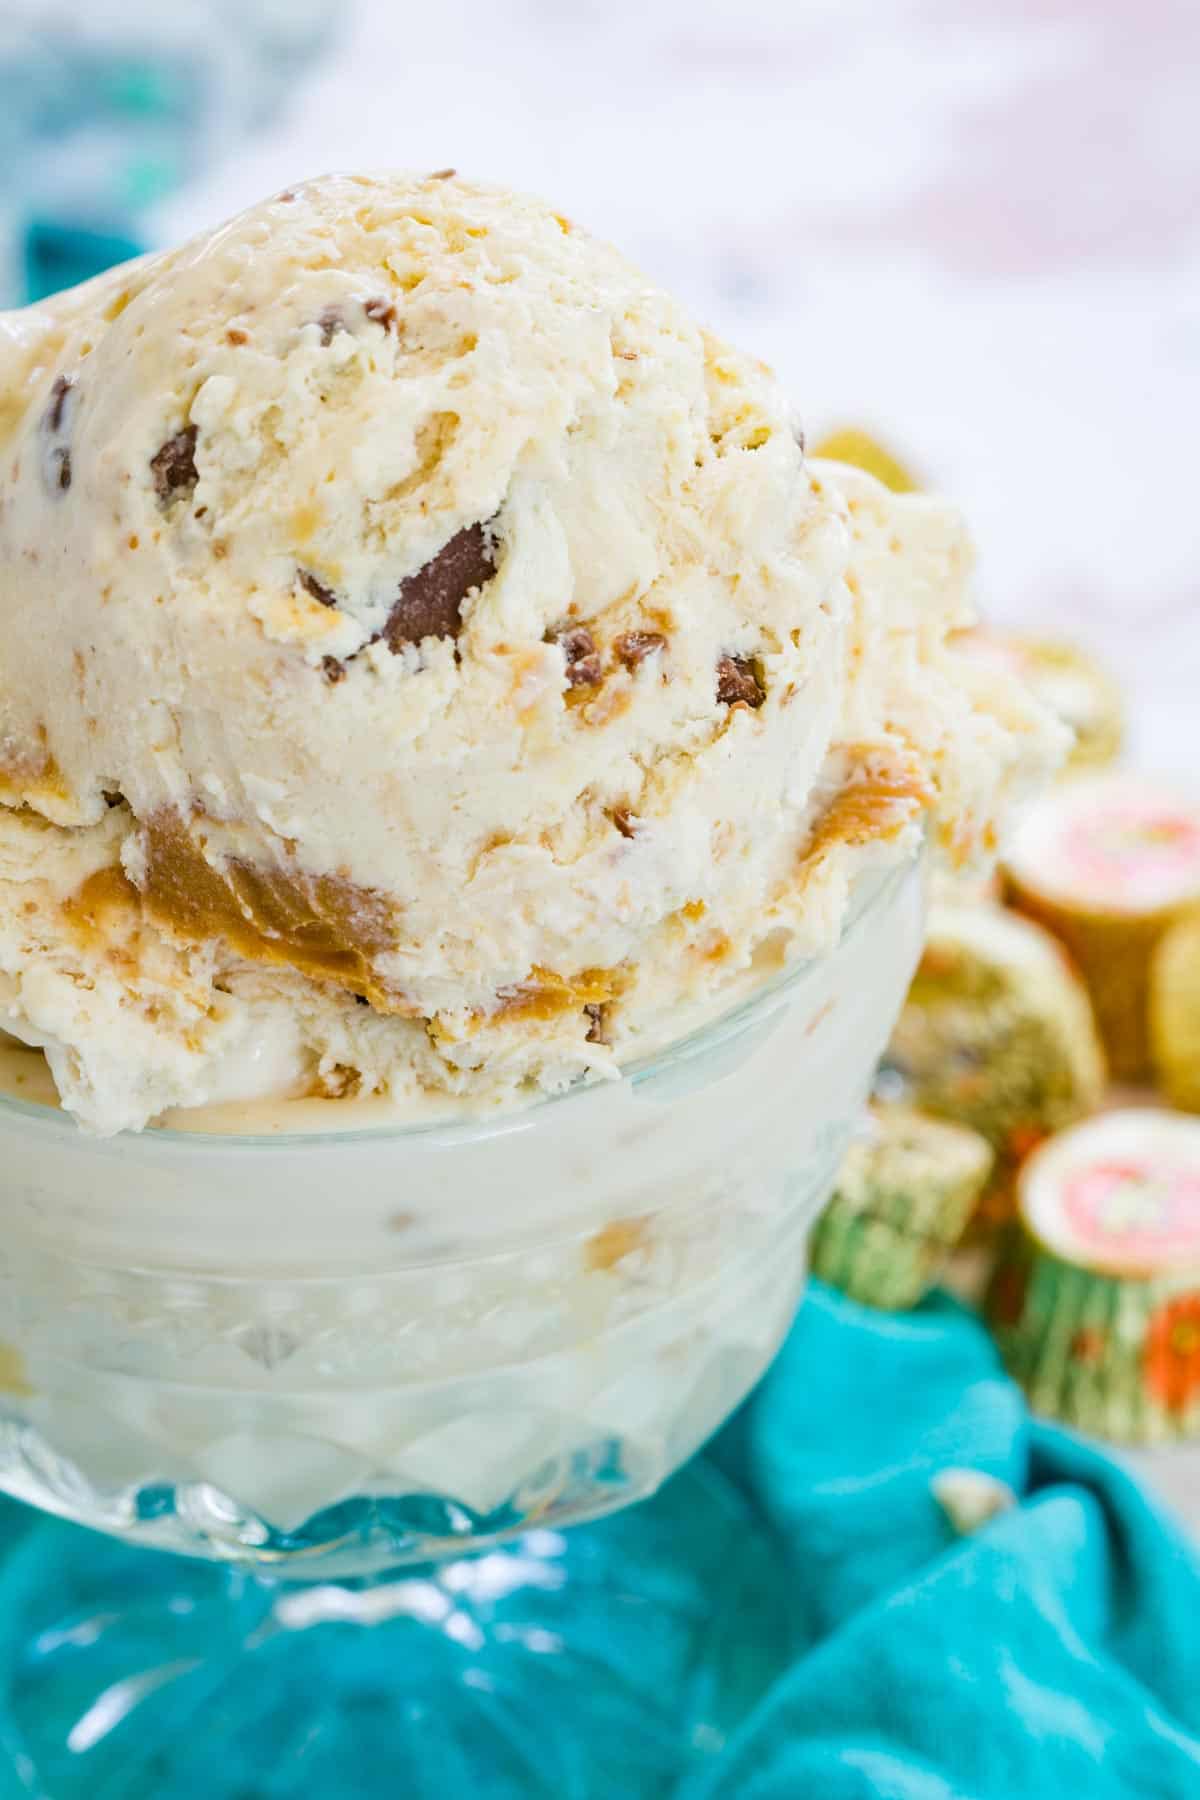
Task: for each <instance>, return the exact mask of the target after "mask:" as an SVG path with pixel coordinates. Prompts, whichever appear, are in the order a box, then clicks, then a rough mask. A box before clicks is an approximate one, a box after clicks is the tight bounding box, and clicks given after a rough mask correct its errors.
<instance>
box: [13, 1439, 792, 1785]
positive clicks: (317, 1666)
mask: <svg viewBox="0 0 1200 1800" xmlns="http://www.w3.org/2000/svg"><path fill="white" fill-rule="evenodd" d="M782 1587H783V1584H781V1583H780V1582H779V1580H778V1554H777V1552H776V1550H775V1549H774V1547H773V1544H772V1540H771V1539H770V1537H769V1535H768V1534H767V1533H766V1531H765V1529H764V1527H763V1526H762V1525H761V1524H760V1523H759V1522H758V1521H757V1520H755V1519H754V1518H753V1517H752V1516H751V1515H750V1513H749V1512H748V1511H747V1509H746V1507H745V1506H744V1504H743V1503H742V1502H741V1500H740V1499H739V1498H738V1496H737V1495H736V1494H735V1493H734V1492H733V1491H732V1490H731V1489H730V1488H729V1487H728V1486H727V1485H726V1484H725V1483H724V1481H723V1480H722V1479H721V1478H720V1477H719V1476H718V1475H717V1474H715V1473H714V1472H713V1471H712V1470H711V1469H710V1468H709V1467H708V1466H707V1465H706V1464H705V1463H704V1462H703V1461H700V1462H696V1463H693V1464H692V1465H691V1467H690V1468H689V1469H688V1470H686V1471H685V1472H684V1473H683V1474H682V1475H680V1476H677V1477H676V1478H675V1479H674V1480H673V1481H671V1482H669V1483H668V1484H667V1486H666V1487H665V1488H664V1489H662V1491H661V1492H660V1493H659V1494H658V1495H656V1496H655V1497H654V1498H653V1499H651V1500H649V1501H646V1502H644V1503H643V1504H642V1505H640V1506H635V1507H632V1508H630V1509H629V1510H628V1511H626V1512H623V1513H619V1514H616V1515H614V1516H613V1517H610V1518H608V1519H604V1520H602V1521H600V1522H599V1523H596V1524H592V1525H586V1526H581V1527H578V1528H577V1529H575V1530H573V1531H569V1532H566V1533H562V1532H559V1531H556V1530H549V1529H546V1528H541V1529H532V1530H530V1531H528V1532H526V1533H525V1535H524V1536H523V1537H521V1538H518V1539H517V1540H515V1541H514V1542H513V1543H512V1544H510V1545H508V1546H506V1547H504V1548H503V1549H498V1550H493V1551H487V1552H484V1553H482V1554H480V1555H477V1556H475V1557H470V1558H464V1559H461V1560H459V1561H454V1562H448V1563H444V1564H442V1565H440V1566H437V1567H429V1568H426V1569H422V1570H420V1571H419V1572H416V1573H414V1572H406V1573H405V1574H404V1575H403V1576H402V1577H398V1578H394V1579H392V1580H389V1581H383V1582H379V1583H376V1584H374V1585H362V1586H359V1587H354V1588H347V1587H335V1586H330V1585H322V1586H296V1585H289V1584H282V1583H281V1584H271V1583H268V1582H264V1581H261V1580H258V1579H255V1578H251V1577H248V1576H244V1575H241V1574H238V1573H237V1572H235V1571H231V1570H230V1569H228V1568H222V1567H219V1566H212V1565H209V1564H206V1563H202V1562H196V1561H191V1560H188V1559H185V1558H179V1557H174V1556H166V1555H162V1554H155V1553H152V1552H149V1551H146V1550H142V1549H137V1548H134V1547H131V1546H128V1545H124V1544H120V1543H117V1542H111V1541H107V1540H104V1539H100V1538H97V1537H95V1536H93V1535H91V1534H88V1533H85V1532H83V1531H81V1530H79V1529H78V1528H77V1527H74V1526H71V1525H65V1524H61V1523H58V1522H56V1521H52V1520H41V1521H38V1522H37V1523H35V1524H33V1525H31V1526H29V1527H27V1528H26V1529H24V1531H23V1532H22V1534H21V1535H20V1536H19V1537H18V1538H17V1539H16V1541H15V1542H14V1543H13V1544H12V1547H11V1548H10V1550H9V1551H8V1553H7V1555H6V1557H5V1558H4V1560H3V1562H0V1634H2V1635H0V1761H3V1763H5V1764H7V1765H8V1766H9V1768H10V1770H11V1771H12V1777H10V1778H11V1779H14V1780H15V1785H14V1787H13V1789H12V1791H13V1792H14V1793H26V1794H35V1795H39V1796H53V1800H85V1797H86V1800H201V1797H203V1800H293V1797H295V1800H300V1796H303V1797H304V1800H313V1797H314V1796H317V1795H319V1796H320V1797H321V1800H341V1796H346V1797H347V1800H348V1797H349V1796H354V1800H372V1797H373V1796H376V1795H379V1796H383V1795H386V1796H388V1800H395V1796H397V1795H400V1794H403V1795H405V1796H406V1797H407V1800H426V1797H428V1800H435V1797H436V1800H447V1797H448V1796H457V1795H460V1794H462V1795H466V1794H479V1795H481V1796H482V1795H486V1796H487V1800H542V1797H543V1796H545V1797H546V1800H550V1797H551V1796H553V1800H642V1797H643V1796H645V1797H647V1800H648V1797H649V1796H651V1795H653V1796H663V1795H667V1794H670V1793H671V1792H672V1791H673V1790H674V1787H675V1785H676V1783H677V1782H678V1781H679V1780H681V1779H682V1777H683V1776H684V1775H685V1774H686V1773H687V1771H688V1769H689V1768H690V1767H692V1766H694V1764H695V1763H696V1762H697V1761H699V1760H703V1759H706V1758H709V1757H712V1756H715V1755H717V1754H719V1752H720V1750H721V1748H722V1747H723V1745H724V1743H725V1741H726V1739H727V1738H728V1736H729V1734H730V1732H731V1731H732V1730H733V1729H734V1727H736V1726H737V1725H738V1724H739V1723H740V1722H741V1721H742V1719H744V1718H745V1716H746V1715H747V1713H748V1712H749V1711H750V1709H751V1707H752V1706H753V1705H754V1704H755V1703H756V1701H757V1700H758V1699H760V1698H761V1696H762V1695H763V1694H764V1693H765V1691H766V1689H767V1687H768V1686H769V1685H770V1683H771V1682H772V1680H773V1679H774V1678H775V1677H776V1676H777V1675H778V1674H779V1672H780V1671H781V1669H782V1668H783V1667H784V1666H785V1664H786V1662H787V1660H788V1656H789V1653H790V1648H791V1641H792V1630H793V1622H792V1619H791V1617H790V1615H789V1611H788V1607H787V1603H786V1600H785V1597H784V1594H783V1592H782ZM0 1785H2V1783H0ZM5 1791H7V1790H5Z"/></svg>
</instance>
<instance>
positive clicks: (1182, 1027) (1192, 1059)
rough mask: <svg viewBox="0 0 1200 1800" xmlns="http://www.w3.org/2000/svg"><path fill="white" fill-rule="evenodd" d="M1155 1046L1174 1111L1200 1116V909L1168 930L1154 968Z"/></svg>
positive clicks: (1152, 1019) (1158, 1070)
mask: <svg viewBox="0 0 1200 1800" xmlns="http://www.w3.org/2000/svg"><path fill="white" fill-rule="evenodd" d="M1150 1046H1151V1051H1152V1054H1153V1060H1154V1069H1155V1078H1156V1080H1157V1083H1158V1086H1159V1088H1160V1089H1161V1091H1162V1092H1163V1094H1164V1095H1165V1096H1166V1098H1167V1099H1168V1100H1169V1101H1170V1102H1171V1104H1172V1106H1178V1107H1181V1108H1183V1110H1184V1111H1186V1112H1194V1113H1200V907H1195V908H1193V910H1192V911H1191V912H1189V913H1185V914H1184V916H1183V917H1182V918H1180V919H1177V920H1176V921H1175V923H1174V924H1173V925H1171V926H1169V927H1168V928H1167V930H1166V931H1165V932H1164V933H1163V935H1162V937H1161V939H1160V940H1159V942H1158V943H1157V944H1156V945H1155V948H1154V954H1153V957H1152V959H1151V964H1150Z"/></svg>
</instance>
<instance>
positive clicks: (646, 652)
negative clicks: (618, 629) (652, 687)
mask: <svg viewBox="0 0 1200 1800" xmlns="http://www.w3.org/2000/svg"><path fill="white" fill-rule="evenodd" d="M666 643H667V640H666V638H665V637H664V636H663V634H662V632H661V631H623V632H622V633H621V635H620V637H619V638H615V639H614V640H613V655H614V656H615V657H616V659H617V661H618V662H619V663H623V664H624V665H625V667H626V668H627V669H636V668H637V667H638V665H639V664H640V663H644V662H645V660H646V658H647V657H648V656H653V655H654V652H655V651H656V650H663V649H665V648H666Z"/></svg>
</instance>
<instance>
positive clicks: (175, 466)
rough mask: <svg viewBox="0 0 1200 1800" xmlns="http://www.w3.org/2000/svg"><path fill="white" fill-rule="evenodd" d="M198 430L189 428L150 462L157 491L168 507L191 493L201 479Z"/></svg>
mask: <svg viewBox="0 0 1200 1800" xmlns="http://www.w3.org/2000/svg"><path fill="white" fill-rule="evenodd" d="M196 436H197V432H196V427H195V426H194V425H185V426H184V428H183V430H182V431H177V432H176V433H175V436H174V437H171V438H168V439H167V441H166V443H165V444H164V445H163V446H162V448H161V449H160V450H156V451H155V453H154V455H153V456H152V457H151V458H150V473H151V474H152V475H153V477H154V491H155V493H156V494H157V495H158V497H159V499H160V500H161V502H162V503H163V505H164V506H166V505H169V503H170V502H171V501H172V500H175V499H178V498H180V497H181V496H183V497H186V496H187V495H188V494H190V493H191V491H192V489H193V488H194V487H195V485H196V483H197V481H199V479H200V474H199V470H198V469H197V468H196Z"/></svg>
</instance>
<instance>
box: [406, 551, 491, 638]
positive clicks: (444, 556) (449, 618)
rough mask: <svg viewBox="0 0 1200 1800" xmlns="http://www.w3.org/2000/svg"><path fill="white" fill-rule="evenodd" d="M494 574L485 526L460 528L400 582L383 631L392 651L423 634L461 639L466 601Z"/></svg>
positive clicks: (425, 636)
mask: <svg viewBox="0 0 1200 1800" xmlns="http://www.w3.org/2000/svg"><path fill="white" fill-rule="evenodd" d="M495 572H496V561H495V555H494V552H493V550H492V546H491V544H490V543H489V542H488V537H487V533H486V531H485V530H484V528H483V526H482V525H466V526H464V527H463V529H462V530H461V531H456V532H455V534H454V536H453V537H452V538H451V539H450V541H449V543H447V544H444V545H443V546H442V548H441V549H440V550H439V551H438V553H437V555H436V556H434V557H432V558H431V559H430V561H429V562H427V563H426V564H425V567H424V568H423V569H418V570H417V572H416V574H415V575H409V576H408V577H407V578H406V579H405V580H404V581H402V582H401V583H400V592H399V595H398V596H397V598H396V602H395V604H394V606H393V607H392V610H391V612H390V613H389V614H388V622H387V624H386V625H385V626H384V628H383V631H382V632H381V633H380V635H381V637H382V638H383V639H384V641H385V643H386V644H387V647H388V649H389V650H391V651H393V652H396V651H399V650H402V649H403V648H404V646H405V644H419V643H420V642H421V640H422V639H423V638H427V637H436V638H447V637H457V636H458V634H459V631H460V630H461V629H462V603H463V601H464V600H465V599H466V597H467V595H468V594H470V593H471V592H472V591H473V590H474V589H475V588H480V587H483V586H484V585H485V583H487V582H489V581H490V580H491V578H492V576H493V575H494V574H495Z"/></svg>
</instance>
